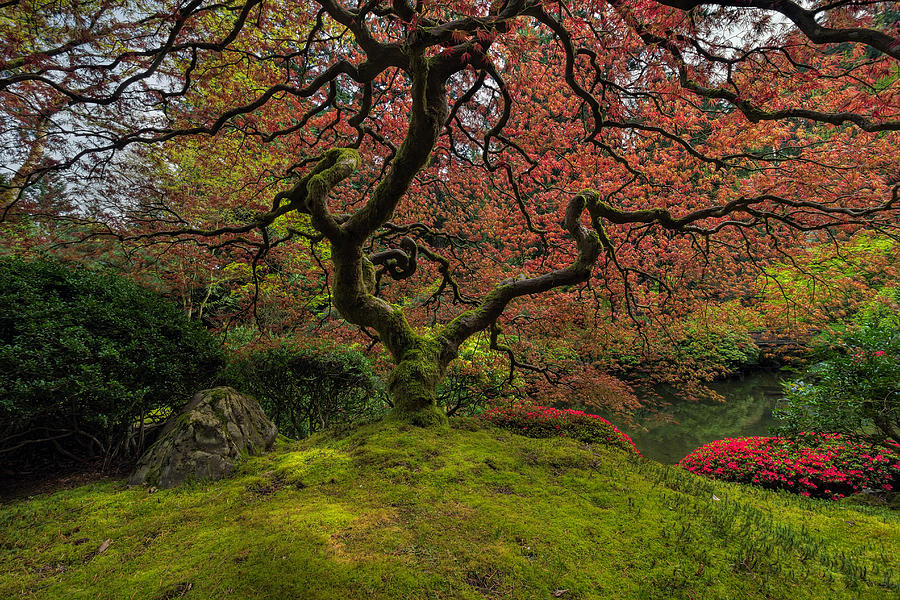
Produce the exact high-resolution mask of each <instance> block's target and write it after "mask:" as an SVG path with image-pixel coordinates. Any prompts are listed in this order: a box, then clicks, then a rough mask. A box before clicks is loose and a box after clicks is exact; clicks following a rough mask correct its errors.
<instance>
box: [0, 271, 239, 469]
mask: <svg viewBox="0 0 900 600" xmlns="http://www.w3.org/2000/svg"><path fill="white" fill-rule="evenodd" d="M223 363H224V359H223V356H222V353H221V350H220V348H219V344H218V343H217V342H216V341H215V340H214V339H213V338H212V337H211V336H210V335H209V334H208V333H207V332H206V331H205V330H204V329H203V328H202V327H201V326H199V325H198V324H196V323H192V322H190V321H189V320H188V319H187V318H186V317H185V316H184V314H182V313H181V311H179V310H178V308H176V307H175V306H174V305H172V304H171V303H169V302H167V301H166V300H164V299H162V298H160V297H159V296H157V295H156V294H154V293H153V292H151V291H150V290H147V289H145V288H142V287H140V286H138V285H136V284H134V283H133V282H131V281H129V280H126V279H123V278H121V277H118V276H116V275H114V274H111V273H102V272H96V271H90V270H87V269H85V268H83V267H82V268H70V267H68V266H67V265H65V264H62V263H59V262H52V261H36V262H26V261H23V260H21V259H17V258H10V257H4V258H0V373H2V374H3V375H2V377H0V440H2V441H0V457H2V458H5V459H9V460H12V458H14V457H19V458H22V457H24V456H27V455H30V456H34V455H35V454H41V452H39V451H38V450H39V449H41V450H48V449H49V450H50V451H51V452H56V453H62V454H68V455H72V456H76V457H79V458H84V457H87V456H93V455H97V454H98V453H99V454H105V455H107V456H109V455H111V454H112V453H113V452H114V451H116V450H118V449H121V448H123V443H124V442H125V441H126V439H127V437H128V435H129V432H130V430H131V429H132V427H133V425H134V424H135V423H137V422H143V418H144V417H146V416H148V415H149V414H150V413H152V412H154V411H158V412H163V413H168V412H169V411H170V410H171V409H173V408H176V407H178V406H180V405H182V404H184V402H185V401H186V399H187V398H188V397H189V395H190V394H192V393H193V392H194V391H196V390H197V389H200V388H202V387H205V386H206V385H208V383H209V382H210V381H211V379H212V378H213V377H214V376H215V374H216V373H217V371H218V369H219V368H220V367H221V365H222V364H223ZM134 449H137V448H132V450H134Z"/></svg>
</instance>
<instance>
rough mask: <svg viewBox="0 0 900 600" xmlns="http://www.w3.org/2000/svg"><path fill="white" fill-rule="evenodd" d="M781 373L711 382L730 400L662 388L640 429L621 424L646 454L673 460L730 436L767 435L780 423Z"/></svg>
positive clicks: (638, 419)
mask: <svg viewBox="0 0 900 600" xmlns="http://www.w3.org/2000/svg"><path fill="white" fill-rule="evenodd" d="M786 378H787V377H786V376H785V375H783V374H779V373H767V372H761V373H751V374H748V375H745V376H743V377H742V378H737V379H729V380H726V381H719V382H716V383H713V384H710V386H709V387H710V388H712V389H714V390H715V391H717V392H718V393H720V394H722V396H724V397H725V402H714V401H699V402H695V401H690V400H686V399H684V398H682V397H679V396H678V395H677V394H675V393H674V392H673V391H672V390H671V388H667V387H657V388H656V393H657V394H659V396H660V400H661V401H662V402H663V403H666V404H668V405H667V406H666V405H663V406H661V407H659V408H653V409H646V410H642V411H639V412H637V413H635V414H634V420H635V423H636V424H637V427H634V428H629V427H626V426H623V425H621V421H622V420H621V419H616V418H615V417H611V418H610V421H612V422H613V423H615V424H616V425H617V426H618V427H619V429H621V430H622V431H624V432H625V433H627V434H628V435H630V436H631V439H633V440H634V443H635V445H636V446H637V447H638V450H640V451H641V454H643V455H644V456H646V457H647V458H652V459H653V460H656V461H659V462H662V463H666V464H674V463H677V462H678V461H679V460H681V459H682V458H684V456H685V455H686V454H688V453H689V452H691V451H692V450H694V449H695V448H697V447H699V446H702V445H703V444H706V443H709V442H712V441H714V440H720V439H722V438H728V437H744V436H753V435H766V434H767V433H769V429H770V427H772V426H773V425H775V422H776V421H775V418H774V417H773V416H772V409H773V408H774V406H775V403H776V402H777V401H778V399H779V398H780V397H781V385H780V382H781V381H782V380H783V379H786Z"/></svg>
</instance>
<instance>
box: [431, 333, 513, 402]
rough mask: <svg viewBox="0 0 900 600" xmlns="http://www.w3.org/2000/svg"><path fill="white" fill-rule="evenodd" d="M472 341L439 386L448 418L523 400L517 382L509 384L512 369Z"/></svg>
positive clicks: (438, 395)
mask: <svg viewBox="0 0 900 600" xmlns="http://www.w3.org/2000/svg"><path fill="white" fill-rule="evenodd" d="M484 346H485V344H479V343H477V342H476V341H475V340H469V341H468V342H467V343H466V344H464V345H463V347H462V348H460V350H459V357H458V358H457V359H456V360H454V361H453V362H452V363H450V366H449V367H448V368H447V372H446V374H445V375H444V378H443V379H442V380H441V382H440V383H439V384H438V388H437V399H438V402H440V403H441V404H442V405H443V406H444V407H445V408H446V409H447V415H448V416H451V417H452V416H456V415H458V416H463V415H465V416H471V415H476V414H479V413H481V412H483V411H484V410H485V408H487V406H488V405H489V404H490V403H491V402H497V401H498V400H500V399H507V400H512V399H517V398H518V399H521V398H520V395H519V394H518V393H517V390H516V389H515V387H516V385H515V384H516V383H521V381H515V380H514V382H513V383H512V384H511V383H510V382H509V367H507V366H506V365H505V364H502V363H500V362H499V361H498V356H499V355H498V354H497V353H496V352H493V351H490V350H488V349H487V348H485V347H484Z"/></svg>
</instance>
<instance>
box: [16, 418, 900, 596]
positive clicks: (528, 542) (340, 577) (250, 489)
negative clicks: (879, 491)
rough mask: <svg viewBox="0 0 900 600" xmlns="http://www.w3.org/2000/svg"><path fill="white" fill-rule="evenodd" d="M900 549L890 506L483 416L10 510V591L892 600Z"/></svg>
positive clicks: (357, 435) (401, 427) (379, 428)
mask: <svg viewBox="0 0 900 600" xmlns="http://www.w3.org/2000/svg"><path fill="white" fill-rule="evenodd" d="M107 540H109V542H108V544H107V543H106V541H107ZM101 550H102V551H101ZM898 556H900V516H898V515H896V514H894V513H891V512H890V511H887V510H883V509H878V508H874V507H854V506H845V505H840V504H834V503H827V502H823V501H817V500H810V499H805V498H800V497H796V496H791V495H787V494H784V493H777V492H771V491H766V490H759V489H753V488H744V487H740V486H738V485H735V484H729V483H722V482H713V481H710V480H707V479H704V478H701V477H699V476H696V475H693V474H691V473H687V472H684V471H682V470H680V469H678V468H676V467H666V466H662V465H659V464H657V463H653V462H650V461H645V460H643V459H639V458H636V457H634V456H631V455H629V454H627V453H625V452H622V451H620V450H615V449H612V448H609V447H607V446H603V445H586V444H583V443H580V442H577V441H574V440H570V439H562V438H553V439H531V438H527V437H523V436H519V435H514V434H512V433H510V432H507V431H503V430H499V429H496V428H493V427H490V426H488V425H486V424H484V423H483V422H481V421H477V420H474V419H454V420H452V421H451V428H438V429H435V430H423V429H421V428H417V427H414V426H410V425H405V424H402V423H398V422H396V421H394V422H384V423H378V424H373V425H368V426H366V427H362V428H359V429H356V430H354V431H352V432H350V433H349V434H346V435H343V436H337V435H335V434H333V433H324V434H319V435H317V436H314V437H312V438H309V439H307V440H304V441H302V442H287V441H281V442H279V443H278V446H277V450H276V451H275V452H273V453H271V454H269V455H267V456H263V457H258V458H253V459H249V460H248V461H247V462H245V463H244V464H243V467H242V470H241V471H240V472H239V474H238V475H237V476H236V477H234V478H232V479H229V480H225V481H220V482H216V483H208V484H202V483H198V484H194V485H192V486H189V487H186V488H181V489H173V490H166V491H158V492H155V493H152V494H151V493H148V491H147V490H146V489H143V488H131V489H128V488H126V487H125V485H124V483H115V482H113V483H103V484H95V485H91V486H86V487H82V488H78V489H75V490H69V491H65V492H59V493H56V494H53V495H50V496H44V497H39V498H35V499H30V500H25V501H19V502H17V503H14V504H11V505H7V506H4V507H0V597H3V598H7V597H10V598H12V597H21V596H28V597H36V598H67V599H68V598H128V597H135V598H155V599H159V598H175V597H185V598H225V597H228V598H304V599H305V600H306V599H330V598H334V599H354V598H402V599H407V598H422V599H424V598H443V599H454V600H456V599H483V598H523V599H524V598H553V597H560V598H572V599H574V598H578V599H590V598H613V599H615V598H622V599H625V598H629V599H630V598H638V599H640V598H660V599H679V598H685V599H687V598H692V599H698V598H710V599H713V598H715V599H723V598H732V599H734V598H760V599H763V598H767V599H768V598H790V599H791V600H800V599H803V598H815V599H820V598H829V599H838V598H869V599H884V598H893V597H896V595H897V593H898V590H900V588H898V585H900V578H898V573H900V569H898V564H897V560H898V559H897V557H898Z"/></svg>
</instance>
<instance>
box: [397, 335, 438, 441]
mask: <svg viewBox="0 0 900 600" xmlns="http://www.w3.org/2000/svg"><path fill="white" fill-rule="evenodd" d="M444 365H445V363H444V362H443V361H442V360H441V356H440V346H439V345H438V344H437V343H436V342H435V341H434V340H431V339H428V338H419V339H417V340H416V341H415V343H414V344H413V345H412V346H410V347H409V348H408V349H406V350H405V351H404V352H403V354H402V356H401V357H400V361H399V362H398V364H397V366H396V367H394V371H393V373H391V378H390V382H389V386H390V387H389V389H390V393H391V400H392V401H393V403H394V408H393V410H392V411H391V416H392V417H394V418H397V419H402V420H404V421H409V422H411V423H413V424H415V425H421V426H426V427H427V426H431V425H439V424H441V423H445V422H446V421H447V414H446V411H445V410H444V408H443V407H442V406H439V405H438V403H437V386H438V383H440V381H441V379H442V378H443V376H444V370H445V366H444Z"/></svg>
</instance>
